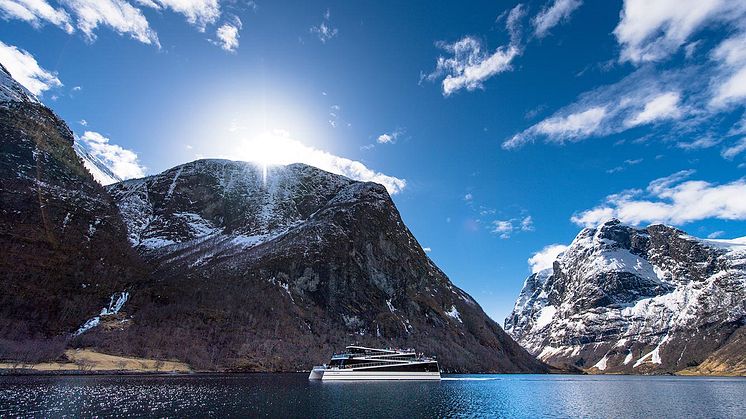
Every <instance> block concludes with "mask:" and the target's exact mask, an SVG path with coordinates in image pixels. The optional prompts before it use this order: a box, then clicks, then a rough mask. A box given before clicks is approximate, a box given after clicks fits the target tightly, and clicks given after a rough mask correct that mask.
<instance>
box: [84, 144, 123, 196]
mask: <svg viewBox="0 0 746 419" xmlns="http://www.w3.org/2000/svg"><path fill="white" fill-rule="evenodd" d="M73 149H74V150H75V154H77V155H78V157H80V161H82V162H83V166H85V168H86V169H87V170H88V172H89V173H90V174H91V176H93V179H94V180H95V181H96V182H98V183H100V184H102V185H111V184H112V183H117V182H121V181H122V180H123V179H122V178H120V177H119V176H117V175H116V174H115V173H114V172H113V171H112V170H111V168H110V167H109V166H107V165H106V163H105V162H103V161H101V159H99V158H98V157H96V156H95V155H94V153H93V152H92V150H91V148H90V147H89V146H88V145H86V144H85V143H84V142H83V141H81V140H80V138H75V142H74V143H73Z"/></svg>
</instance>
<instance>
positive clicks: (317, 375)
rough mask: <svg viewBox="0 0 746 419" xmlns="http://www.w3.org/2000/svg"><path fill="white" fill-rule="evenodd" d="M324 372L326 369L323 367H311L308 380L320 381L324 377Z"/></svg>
mask: <svg viewBox="0 0 746 419" xmlns="http://www.w3.org/2000/svg"><path fill="white" fill-rule="evenodd" d="M325 371H326V368H324V367H313V369H312V370H311V374H309V375H308V379H309V380H321V379H322V378H323V377H324V372H325Z"/></svg>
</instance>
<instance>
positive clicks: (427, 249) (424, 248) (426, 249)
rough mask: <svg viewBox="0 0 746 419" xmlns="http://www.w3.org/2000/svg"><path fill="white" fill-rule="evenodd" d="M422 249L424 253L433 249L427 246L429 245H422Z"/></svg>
mask: <svg viewBox="0 0 746 419" xmlns="http://www.w3.org/2000/svg"><path fill="white" fill-rule="evenodd" d="M422 251H424V252H425V253H430V252H432V251H433V249H431V248H429V247H423V248H422Z"/></svg>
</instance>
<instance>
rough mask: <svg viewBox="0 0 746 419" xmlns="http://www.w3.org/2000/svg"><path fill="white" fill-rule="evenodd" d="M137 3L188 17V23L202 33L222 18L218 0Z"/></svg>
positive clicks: (165, 0) (138, 1) (164, 0)
mask: <svg viewBox="0 0 746 419" xmlns="http://www.w3.org/2000/svg"><path fill="white" fill-rule="evenodd" d="M137 3H139V4H141V5H143V6H147V7H152V8H155V9H161V8H167V9H171V10H173V11H174V12H177V13H181V14H182V15H184V16H186V18H187V22H189V23H191V24H192V25H195V26H197V28H198V29H199V30H201V31H204V30H205V26H206V25H209V24H213V23H215V22H216V21H217V20H218V18H219V17H220V2H219V1H218V0H137Z"/></svg>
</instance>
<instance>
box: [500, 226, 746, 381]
mask: <svg viewBox="0 0 746 419" xmlns="http://www.w3.org/2000/svg"><path fill="white" fill-rule="evenodd" d="M745 324H746V238H740V239H735V240H704V239H699V238H695V237H692V236H690V235H687V234H686V233H684V232H683V231H681V230H678V229H675V228H672V227H668V226H665V225H660V224H657V225H651V226H649V227H647V228H634V227H630V226H625V225H622V224H621V223H620V222H619V221H618V220H611V221H608V222H606V223H604V224H602V225H600V226H598V227H597V228H586V229H584V230H582V231H581V232H580V234H578V236H577V237H576V238H575V240H574V241H573V242H572V244H571V245H570V246H569V247H568V248H567V250H565V252H564V253H562V254H560V255H559V256H558V257H557V259H556V260H555V262H554V264H553V267H551V268H549V269H545V270H543V271H540V272H537V273H534V274H533V275H531V276H529V277H528V278H527V279H526V282H525V284H524V286H523V290H522V291H521V293H520V295H519V297H518V300H517V301H516V304H515V307H514V309H513V312H512V313H511V315H510V316H509V317H508V318H507V319H506V320H505V330H506V331H507V332H508V333H509V334H511V335H512V336H513V337H514V338H515V339H516V340H517V341H518V342H519V343H520V344H521V345H522V346H523V347H524V348H526V349H527V350H528V351H529V352H531V353H532V354H534V355H536V356H538V357H539V359H541V360H543V361H545V362H548V363H550V364H554V365H558V366H559V365H573V366H577V367H580V368H584V369H589V370H591V371H595V372H606V373H608V372H626V373H664V372H678V371H681V370H686V369H689V370H697V368H700V371H699V372H704V373H707V372H715V373H739V371H740V373H741V374H743V373H746V346H744V345H743V340H744V335H746V332H745V331H746V327H745V326H744V325H745ZM702 368H709V371H706V370H705V371H702V370H701V369H702Z"/></svg>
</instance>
